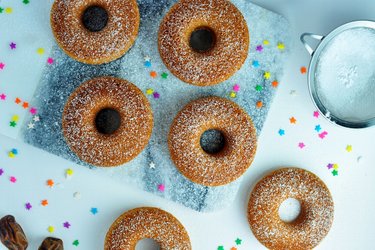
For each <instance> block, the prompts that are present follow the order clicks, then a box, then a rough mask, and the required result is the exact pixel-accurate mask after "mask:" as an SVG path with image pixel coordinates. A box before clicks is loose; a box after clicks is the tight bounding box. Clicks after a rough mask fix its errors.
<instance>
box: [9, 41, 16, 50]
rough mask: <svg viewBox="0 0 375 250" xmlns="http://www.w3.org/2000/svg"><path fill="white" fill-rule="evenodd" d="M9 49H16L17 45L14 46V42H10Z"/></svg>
mask: <svg viewBox="0 0 375 250" xmlns="http://www.w3.org/2000/svg"><path fill="white" fill-rule="evenodd" d="M9 47H10V49H11V50H13V49H16V48H17V44H15V43H14V42H11V43H10V44H9Z"/></svg>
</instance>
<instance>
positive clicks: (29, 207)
mask: <svg viewBox="0 0 375 250" xmlns="http://www.w3.org/2000/svg"><path fill="white" fill-rule="evenodd" d="M32 207H33V206H32V205H31V204H30V202H27V203H26V204H25V208H26V210H30V209H31V208H32Z"/></svg>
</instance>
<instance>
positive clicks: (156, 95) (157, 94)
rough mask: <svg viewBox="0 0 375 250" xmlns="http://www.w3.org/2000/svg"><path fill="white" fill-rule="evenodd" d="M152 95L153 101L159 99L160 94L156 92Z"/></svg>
mask: <svg viewBox="0 0 375 250" xmlns="http://www.w3.org/2000/svg"><path fill="white" fill-rule="evenodd" d="M152 95H153V96H154V98H155V99H159V98H160V94H159V93H158V92H154V93H153V94H152Z"/></svg>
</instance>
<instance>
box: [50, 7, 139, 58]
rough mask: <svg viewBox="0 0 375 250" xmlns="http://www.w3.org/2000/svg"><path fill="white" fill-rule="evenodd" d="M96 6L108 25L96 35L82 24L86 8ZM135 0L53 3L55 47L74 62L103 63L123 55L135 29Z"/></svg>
mask: <svg viewBox="0 0 375 250" xmlns="http://www.w3.org/2000/svg"><path fill="white" fill-rule="evenodd" d="M92 6H98V7H100V8H102V9H104V10H105V11H106V12H107V14H108V22H107V23H106V25H105V27H104V28H103V29H101V30H100V31H98V32H92V31H89V30H88V29H87V28H85V26H84V24H83V22H82V16H83V15H84V13H85V11H86V10H87V8H88V7H92ZM139 19H140V16H139V9H138V5H137V2H136V0H127V1H118V0H55V2H54V4H53V6H52V10H51V27H52V31H53V34H54V36H55V38H56V40H57V43H58V44H59V46H60V47H61V48H62V49H63V50H64V51H65V53H66V54H68V55H69V56H70V57H72V58H74V59H75V60H77V61H79V62H83V63H87V64H103V63H108V62H111V61H113V60H115V59H118V58H120V57H121V56H122V55H124V54H125V53H126V52H127V51H128V50H129V48H130V47H131V46H132V44H133V43H134V41H135V39H136V37H137V35H138V29H139V22H140V21H139Z"/></svg>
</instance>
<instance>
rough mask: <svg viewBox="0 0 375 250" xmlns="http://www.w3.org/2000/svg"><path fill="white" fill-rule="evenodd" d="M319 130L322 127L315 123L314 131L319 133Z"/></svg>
mask: <svg viewBox="0 0 375 250" xmlns="http://www.w3.org/2000/svg"><path fill="white" fill-rule="evenodd" d="M321 130H322V127H321V126H320V125H316V126H315V131H316V132H318V133H319V132H320V131H321Z"/></svg>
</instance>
